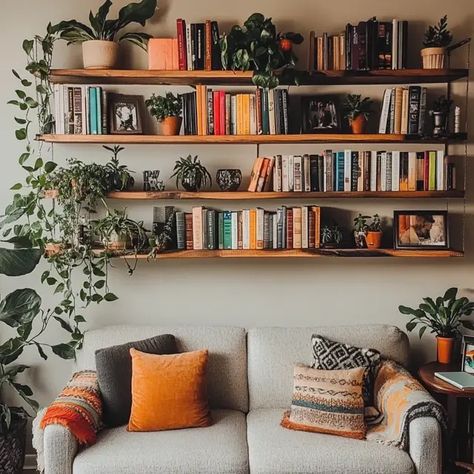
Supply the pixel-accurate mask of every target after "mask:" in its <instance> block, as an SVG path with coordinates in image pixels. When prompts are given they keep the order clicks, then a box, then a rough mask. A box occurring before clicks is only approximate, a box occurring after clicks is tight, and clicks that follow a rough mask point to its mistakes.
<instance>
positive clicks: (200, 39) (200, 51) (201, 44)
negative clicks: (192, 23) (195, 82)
mask: <svg viewBox="0 0 474 474" xmlns="http://www.w3.org/2000/svg"><path fill="white" fill-rule="evenodd" d="M205 42H206V39H205V25H204V23H198V24H197V25H196V65H197V69H198V70H200V71H202V70H204V65H205V59H204V58H205V55H206V51H205Z"/></svg>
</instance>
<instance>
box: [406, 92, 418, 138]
mask: <svg viewBox="0 0 474 474" xmlns="http://www.w3.org/2000/svg"><path fill="white" fill-rule="evenodd" d="M420 96H421V87H420V86H410V88H409V89H408V134H409V135H416V134H418V127H419V119H420Z"/></svg>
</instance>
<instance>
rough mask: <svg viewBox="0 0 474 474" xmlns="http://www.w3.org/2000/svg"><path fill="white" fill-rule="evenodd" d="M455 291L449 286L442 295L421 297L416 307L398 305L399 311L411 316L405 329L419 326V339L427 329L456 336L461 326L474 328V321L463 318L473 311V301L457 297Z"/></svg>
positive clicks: (439, 334) (440, 334)
mask: <svg viewBox="0 0 474 474" xmlns="http://www.w3.org/2000/svg"><path fill="white" fill-rule="evenodd" d="M457 293H458V289H457V288H449V289H448V290H447V291H446V292H445V294H444V296H438V297H437V298H436V299H433V298H428V297H427V298H423V303H420V305H419V306H418V308H410V307H408V306H403V305H400V306H399V307H398V310H399V311H400V313H402V314H405V315H407V316H411V319H410V321H408V323H407V324H406V328H407V330H408V331H410V332H411V331H413V330H415V329H416V328H417V326H419V332H418V334H419V336H420V339H421V337H422V336H423V334H424V333H425V331H426V330H427V329H428V330H429V332H431V333H434V334H436V335H437V336H440V337H456V336H458V335H459V334H460V333H461V331H460V329H461V327H465V328H468V329H474V322H473V321H472V320H470V319H465V318H464V317H465V316H470V315H471V314H472V312H473V311H474V302H471V301H470V300H469V299H468V298H466V297H461V298H457ZM463 318H464V319H463Z"/></svg>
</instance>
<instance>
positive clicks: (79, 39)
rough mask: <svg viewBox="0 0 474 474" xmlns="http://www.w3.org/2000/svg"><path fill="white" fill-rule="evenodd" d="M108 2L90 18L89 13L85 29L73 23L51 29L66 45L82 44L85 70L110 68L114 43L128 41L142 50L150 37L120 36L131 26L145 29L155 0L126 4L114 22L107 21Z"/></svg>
mask: <svg viewBox="0 0 474 474" xmlns="http://www.w3.org/2000/svg"><path fill="white" fill-rule="evenodd" d="M111 6H112V2H111V1H110V0H106V1H105V2H104V3H103V4H102V5H101V6H100V8H99V9H98V11H97V13H96V14H95V15H94V14H93V13H92V11H91V12H90V13H89V23H90V25H86V24H84V23H81V22H79V21H77V20H67V21H61V22H60V23H58V24H56V25H54V27H53V30H52V31H53V32H54V33H57V34H59V37H60V38H61V39H63V40H66V41H67V43H68V45H69V44H75V43H82V45H83V59H84V67H85V68H95V69H97V68H112V67H114V66H115V63H116V61H117V56H118V43H120V42H122V41H128V42H130V43H132V44H135V45H137V46H139V47H140V48H142V49H144V50H146V47H147V44H148V40H149V39H150V38H152V36H151V35H149V34H148V33H144V32H126V33H123V34H120V32H121V31H122V30H123V29H124V28H125V27H127V26H128V25H130V24H132V23H138V24H140V25H142V26H145V23H146V22H147V20H149V19H150V18H151V17H152V16H153V15H154V14H155V11H156V7H157V0H142V1H140V2H138V3H128V4H127V5H125V6H124V7H123V8H121V9H120V11H119V14H118V18H117V19H115V20H112V19H108V18H107V17H108V15H109V12H110V7H111Z"/></svg>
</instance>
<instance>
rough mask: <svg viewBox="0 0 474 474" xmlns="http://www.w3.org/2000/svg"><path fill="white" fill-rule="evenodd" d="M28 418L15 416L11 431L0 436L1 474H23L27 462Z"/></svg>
mask: <svg viewBox="0 0 474 474" xmlns="http://www.w3.org/2000/svg"><path fill="white" fill-rule="evenodd" d="M26 422H27V418H26V416H25V417H21V418H20V417H18V416H17V415H13V421H12V425H11V428H10V431H9V432H8V433H6V434H0V472H1V473H2V474H21V473H22V472H23V463H24V460H25V442H26Z"/></svg>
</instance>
